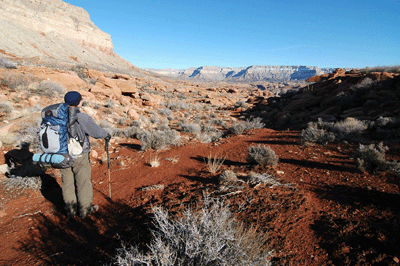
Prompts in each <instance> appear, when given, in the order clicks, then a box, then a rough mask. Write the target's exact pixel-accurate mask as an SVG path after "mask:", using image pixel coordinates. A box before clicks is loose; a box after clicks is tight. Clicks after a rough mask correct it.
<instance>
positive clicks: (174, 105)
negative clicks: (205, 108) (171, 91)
mask: <svg viewBox="0 0 400 266" xmlns="http://www.w3.org/2000/svg"><path fill="white" fill-rule="evenodd" d="M165 105H166V107H168V108H169V109H171V110H173V111H177V110H189V109H190V106H189V105H188V104H187V103H184V102H171V103H170V102H168V103H166V104H165Z"/></svg>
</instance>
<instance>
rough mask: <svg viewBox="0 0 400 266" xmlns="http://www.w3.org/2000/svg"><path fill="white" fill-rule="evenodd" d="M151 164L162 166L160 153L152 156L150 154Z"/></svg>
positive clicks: (152, 165)
mask: <svg viewBox="0 0 400 266" xmlns="http://www.w3.org/2000/svg"><path fill="white" fill-rule="evenodd" d="M149 164H150V166H151V167H159V166H160V158H158V155H156V156H154V157H152V156H151V155H150V163H149Z"/></svg>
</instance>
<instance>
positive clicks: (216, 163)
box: [207, 153, 226, 174]
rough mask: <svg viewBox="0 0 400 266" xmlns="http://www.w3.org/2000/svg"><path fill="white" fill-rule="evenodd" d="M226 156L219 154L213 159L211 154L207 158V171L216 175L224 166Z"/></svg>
mask: <svg viewBox="0 0 400 266" xmlns="http://www.w3.org/2000/svg"><path fill="white" fill-rule="evenodd" d="M225 159H226V156H224V155H219V154H218V153H217V154H216V155H215V156H214V157H212V155H211V153H210V155H209V156H208V158H207V170H208V172H210V173H211V174H216V173H217V172H219V170H220V169H221V168H222V165H223V164H224V162H225Z"/></svg>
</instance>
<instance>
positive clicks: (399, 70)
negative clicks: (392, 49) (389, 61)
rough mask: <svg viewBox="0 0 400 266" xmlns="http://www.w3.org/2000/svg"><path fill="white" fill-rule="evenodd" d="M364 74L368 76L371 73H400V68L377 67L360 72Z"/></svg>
mask: <svg viewBox="0 0 400 266" xmlns="http://www.w3.org/2000/svg"><path fill="white" fill-rule="evenodd" d="M359 71H360V72H361V73H363V74H368V73H371V72H389V73H400V66H376V67H366V68H363V69H360V70H359Z"/></svg>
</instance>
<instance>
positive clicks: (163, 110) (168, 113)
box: [157, 107, 173, 116]
mask: <svg viewBox="0 0 400 266" xmlns="http://www.w3.org/2000/svg"><path fill="white" fill-rule="evenodd" d="M157 111H158V113H159V114H160V115H163V116H171V115H172V114H173V112H172V111H171V109H169V108H165V107H164V108H159V109H158V110H157Z"/></svg>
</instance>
